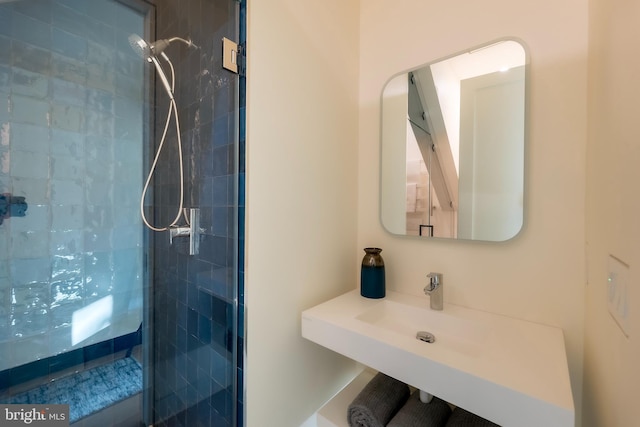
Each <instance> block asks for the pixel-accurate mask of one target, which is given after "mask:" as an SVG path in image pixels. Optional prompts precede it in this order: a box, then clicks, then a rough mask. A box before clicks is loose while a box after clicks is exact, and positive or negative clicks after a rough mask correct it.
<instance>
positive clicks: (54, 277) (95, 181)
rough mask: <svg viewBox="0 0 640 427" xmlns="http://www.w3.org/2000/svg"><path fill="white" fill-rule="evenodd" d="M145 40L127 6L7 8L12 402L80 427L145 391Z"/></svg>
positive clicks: (0, 112) (3, 204)
mask: <svg viewBox="0 0 640 427" xmlns="http://www.w3.org/2000/svg"><path fill="white" fill-rule="evenodd" d="M144 29H145V16H144V15H143V14H142V13H141V12H140V11H139V10H136V9H133V8H131V7H129V5H125V4H123V3H120V2H116V1H109V0H101V1H94V2H77V1H53V0H21V1H13V2H3V3H2V4H0V402H2V403H11V404H26V403H29V404H45V403H47V404H52V403H61V404H69V405H70V414H69V415H70V420H71V422H78V423H79V424H78V425H80V424H81V423H83V422H88V421H87V420H88V418H89V417H90V416H92V414H95V413H97V412H98V411H101V410H103V409H104V408H105V407H107V406H111V405H113V404H116V403H118V402H120V403H122V402H125V401H127V399H129V398H132V397H133V396H137V395H138V393H139V392H140V391H141V389H142V370H141V366H140V365H141V356H140V355H139V350H138V349H139V346H140V344H141V342H142V341H141V339H142V338H141V332H140V331H141V328H140V327H141V323H142V320H143V288H144V287H145V286H146V280H147V276H148V275H147V274H146V272H145V269H144V267H143V266H144V257H145V247H144V229H143V227H142V226H141V221H140V219H139V218H140V216H139V214H138V202H139V194H140V191H141V181H142V175H143V167H144V158H143V143H144V138H143V129H144V128H145V123H144V122H143V120H144V115H143V112H144V100H145V93H144V64H142V63H141V62H140V61H139V59H138V58H137V56H136V55H135V53H134V52H132V51H131V49H130V48H129V45H128V41H127V37H128V35H129V34H131V33H132V32H143V31H144ZM82 395H84V396H85V397H84V398H83V397H82ZM128 405H129V406H128V407H127V411H129V413H128V416H127V417H126V418H125V419H130V418H131V417H132V413H131V411H130V409H131V408H132V407H133V408H134V409H135V411H134V413H133V415H136V414H137V417H138V418H139V417H140V411H139V410H138V409H137V408H138V406H139V404H138V403H136V402H132V401H129V403H128ZM111 415H113V414H111Z"/></svg>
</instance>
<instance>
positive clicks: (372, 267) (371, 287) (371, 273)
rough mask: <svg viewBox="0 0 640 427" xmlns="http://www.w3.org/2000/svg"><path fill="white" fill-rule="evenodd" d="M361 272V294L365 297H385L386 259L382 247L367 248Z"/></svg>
mask: <svg viewBox="0 0 640 427" xmlns="http://www.w3.org/2000/svg"><path fill="white" fill-rule="evenodd" d="M364 251H365V256H364V258H363V259H362V269H361V272H360V295H362V296H363V297H365V298H384V296H385V282H384V260H383V259H382V256H381V255H380V252H382V249H380V248H365V249H364Z"/></svg>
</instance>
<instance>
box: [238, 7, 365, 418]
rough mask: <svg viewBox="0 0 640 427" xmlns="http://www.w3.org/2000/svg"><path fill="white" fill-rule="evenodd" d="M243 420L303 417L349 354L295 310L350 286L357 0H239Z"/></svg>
mask: <svg viewBox="0 0 640 427" xmlns="http://www.w3.org/2000/svg"><path fill="white" fill-rule="evenodd" d="M247 8H248V40H249V43H248V58H249V62H248V70H247V73H248V76H249V78H248V87H247V141H248V142H247V218H246V224H247V231H246V247H247V250H246V265H247V267H246V291H245V292H246V304H247V306H246V307H247V313H248V314H247V346H246V350H247V364H246V371H245V378H246V388H247V391H246V402H245V408H246V413H247V424H246V425H247V426H250V427H263V426H265V427H266V426H278V427H294V426H299V425H300V424H302V423H303V422H304V421H305V419H307V418H308V417H309V416H310V415H311V414H313V413H314V412H315V411H316V410H317V409H318V408H319V407H320V406H322V404H323V403H324V402H325V401H326V400H328V399H329V398H330V397H331V395H332V394H333V393H334V392H336V391H337V389H338V387H340V386H341V385H343V384H344V383H345V382H346V381H347V380H348V379H349V378H350V377H351V376H353V374H354V370H355V364H354V362H352V361H349V360H346V359H344V358H342V357H340V356H338V355H337V354H336V353H333V352H331V351H329V350H326V349H324V348H322V347H320V346H317V345H316V344H313V343H311V342H309V341H306V340H304V339H303V338H302V337H301V335H300V313H301V311H302V310H304V309H306V308H309V307H311V306H314V305H316V304H318V303H320V302H323V301H325V300H327V299H329V298H331V297H334V296H337V295H339V294H341V293H344V292H346V291H348V290H350V289H353V287H354V283H355V281H356V268H355V265H356V264H357V259H356V258H357V257H356V254H355V251H354V248H355V247H356V232H357V230H356V222H357V186H356V182H357V156H358V153H357V139H358V133H357V131H358V128H357V122H358V86H357V81H358V56H357V51H358V3H357V1H351V2H349V1H347V2H345V1H341V0H325V1H322V2H304V1H302V2H301V1H298V0H269V1H252V0H249V3H248V6H247Z"/></svg>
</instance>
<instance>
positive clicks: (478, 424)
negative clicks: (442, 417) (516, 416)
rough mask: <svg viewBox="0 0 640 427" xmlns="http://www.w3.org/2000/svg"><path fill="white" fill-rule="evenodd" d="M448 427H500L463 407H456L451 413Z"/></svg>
mask: <svg viewBox="0 0 640 427" xmlns="http://www.w3.org/2000/svg"><path fill="white" fill-rule="evenodd" d="M446 427H500V426H499V425H498V424H494V423H492V422H491V421H489V420H485V419H484V418H482V417H479V416H477V415H476V414H472V413H471V412H469V411H465V410H464V409H462V408H456V409H454V410H453V412H452V413H451V416H450V417H449V421H447V425H446Z"/></svg>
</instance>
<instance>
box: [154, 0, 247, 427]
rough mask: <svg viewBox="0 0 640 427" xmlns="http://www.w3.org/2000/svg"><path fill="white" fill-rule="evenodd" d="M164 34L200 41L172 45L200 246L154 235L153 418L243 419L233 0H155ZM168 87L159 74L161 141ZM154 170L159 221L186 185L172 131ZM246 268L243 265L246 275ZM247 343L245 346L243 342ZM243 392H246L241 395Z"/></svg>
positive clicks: (189, 421) (171, 421) (183, 422)
mask: <svg viewBox="0 0 640 427" xmlns="http://www.w3.org/2000/svg"><path fill="white" fill-rule="evenodd" d="M153 3H154V4H155V5H156V29H157V34H156V38H157V39H162V38H170V37H174V36H177V37H182V38H185V39H192V40H193V42H194V43H195V44H196V45H198V46H199V49H197V50H195V49H189V48H188V47H187V46H185V45H184V44H174V45H171V46H170V47H169V48H168V49H167V50H166V53H167V55H168V56H169V58H170V59H171V61H172V62H173V64H174V66H175V72H176V93H175V98H176V102H177V106H178V110H179V112H180V115H179V116H180V126H181V130H182V132H181V134H182V141H183V144H184V147H183V154H184V159H185V174H186V177H187V179H186V188H185V207H186V208H191V207H195V208H199V209H200V212H201V227H202V228H203V229H204V232H203V235H202V236H201V241H200V253H199V254H198V255H195V256H190V255H188V254H187V250H186V245H187V239H184V240H182V241H180V239H178V240H176V241H174V244H173V245H170V244H169V239H168V236H167V235H166V233H155V234H154V235H153V252H154V263H153V265H154V267H153V277H154V289H153V306H154V310H153V327H152V330H153V384H154V392H153V394H154V395H153V424H154V425H157V426H166V425H172V426H173V425H176V426H199V425H202V426H220V427H224V426H236V425H242V424H241V423H242V419H241V418H240V419H238V417H237V413H238V410H239V409H238V408H241V406H240V405H239V397H240V396H241V390H242V386H238V376H240V378H241V373H242V371H241V370H239V369H238V366H241V365H238V359H237V357H238V355H240V354H242V351H238V346H239V342H240V341H239V338H240V339H241V337H239V336H238V334H239V332H238V331H239V330H238V323H239V320H238V314H239V310H238V297H239V294H238V280H239V277H238V276H239V272H238V254H239V252H240V251H241V248H240V245H241V243H240V241H239V239H238V235H239V232H240V230H239V228H238V217H239V215H240V214H241V213H240V212H241V211H240V209H241V208H240V207H239V202H240V198H241V196H240V188H241V186H242V184H241V181H243V180H242V179H241V174H240V173H239V171H240V163H241V154H240V144H239V142H238V141H239V138H238V133H239V120H240V116H239V112H238V93H239V85H240V79H239V76H238V75H236V74H233V73H231V72H229V71H227V70H224V69H223V68H222V53H221V51H222V38H223V37H227V38H229V39H232V40H237V39H238V21H239V9H240V6H239V4H238V2H236V1H235V0H186V1H185V0H181V1H178V0H156V1H154V2H153ZM167 106H168V99H167V96H166V95H165V94H164V92H163V90H162V87H161V86H160V85H159V84H158V83H156V102H155V114H154V117H155V121H156V135H157V136H156V143H157V142H158V141H157V140H158V139H159V138H158V136H159V135H160V134H161V132H162V126H163V125H164V120H165V117H166V114H167V113H166V111H167ZM171 128H172V130H171V131H170V134H169V138H168V139H167V141H172V143H171V144H170V145H167V146H166V148H165V150H166V152H165V153H164V154H163V156H164V157H163V158H164V160H163V161H161V162H160V163H159V166H158V172H157V176H156V178H155V179H154V183H153V184H154V185H153V189H154V197H153V209H150V212H151V211H152V212H153V215H154V221H155V222H156V224H158V225H166V224H167V223H168V222H170V221H171V219H172V218H173V217H174V216H175V209H176V205H177V200H178V193H179V180H178V175H177V174H176V170H177V168H176V165H177V161H178V158H177V151H176V144H175V143H174V142H173V141H175V131H174V130H173V126H172V127H171ZM240 276H241V274H240ZM241 348H242V347H241V346H240V349H241ZM239 393H240V394H239Z"/></svg>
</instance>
